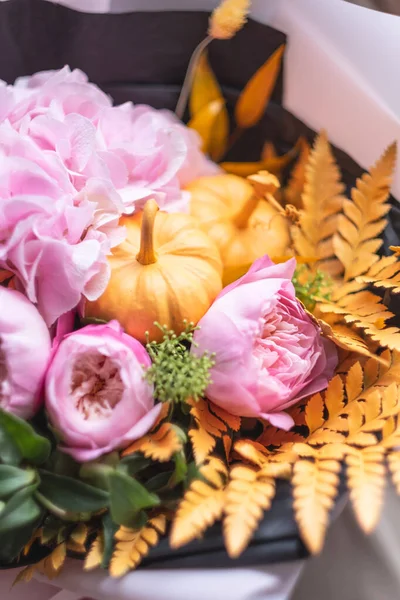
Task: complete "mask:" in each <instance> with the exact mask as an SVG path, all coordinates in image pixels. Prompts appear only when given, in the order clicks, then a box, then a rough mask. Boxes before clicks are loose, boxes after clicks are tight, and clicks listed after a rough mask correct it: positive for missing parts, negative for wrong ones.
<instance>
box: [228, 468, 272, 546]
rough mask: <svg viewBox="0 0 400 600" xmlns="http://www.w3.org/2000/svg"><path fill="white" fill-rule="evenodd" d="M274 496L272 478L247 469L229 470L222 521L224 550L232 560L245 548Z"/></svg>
mask: <svg viewBox="0 0 400 600" xmlns="http://www.w3.org/2000/svg"><path fill="white" fill-rule="evenodd" d="M274 495H275V481H274V479H273V478H271V477H266V476H265V475H264V474H263V472H262V471H260V470H257V469H255V468H253V467H249V466H246V465H235V466H234V467H233V468H232V470H231V472H230V481H229V483H228V486H227V489H226V498H225V518H224V538H225V547H226V549H227V552H228V554H229V556H230V557H231V558H237V557H238V556H239V555H240V554H241V553H242V552H243V550H244V549H245V548H246V547H247V545H248V543H249V540H250V538H251V536H252V534H253V533H254V531H255V529H256V528H257V525H258V523H259V522H260V520H261V518H262V516H263V512H264V511H265V510H268V509H269V508H270V506H271V502H272V499H273V497H274Z"/></svg>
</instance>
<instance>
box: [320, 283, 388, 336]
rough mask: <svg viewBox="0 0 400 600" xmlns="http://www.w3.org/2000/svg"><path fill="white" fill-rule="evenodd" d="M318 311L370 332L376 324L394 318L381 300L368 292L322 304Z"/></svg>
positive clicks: (363, 291) (364, 291)
mask: <svg viewBox="0 0 400 600" xmlns="http://www.w3.org/2000/svg"><path fill="white" fill-rule="evenodd" d="M318 310H319V311H320V312H321V313H323V314H335V315H341V316H342V318H343V319H344V321H345V322H346V323H353V324H354V325H355V326H356V327H359V328H361V329H365V330H367V332H368V331H369V329H371V328H373V327H374V326H375V324H376V323H380V322H382V321H383V323H384V322H385V321H386V320H387V319H390V318H392V317H393V316H394V315H393V313H391V312H389V311H388V310H387V308H386V306H385V305H384V304H382V302H381V298H380V297H379V296H376V295H375V294H373V293H372V292H370V291H368V290H362V291H360V292H356V293H355V294H349V295H348V296H344V297H343V298H341V299H340V300H339V301H337V302H335V303H334V302H325V303H324V302H320V303H318Z"/></svg>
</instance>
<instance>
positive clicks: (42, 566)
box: [36, 542, 67, 580]
mask: <svg viewBox="0 0 400 600" xmlns="http://www.w3.org/2000/svg"><path fill="white" fill-rule="evenodd" d="M66 558H67V545H66V543H65V542H62V543H61V544H58V546H56V548H55V549H54V550H53V552H52V553H51V554H49V556H46V558H44V559H43V560H41V561H40V562H38V563H37V565H36V569H37V570H38V571H39V573H41V574H42V575H46V577H47V579H50V580H51V579H55V578H56V577H58V575H59V574H60V573H61V570H62V568H63V566H64V563H65V559H66Z"/></svg>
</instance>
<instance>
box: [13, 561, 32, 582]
mask: <svg viewBox="0 0 400 600" xmlns="http://www.w3.org/2000/svg"><path fill="white" fill-rule="evenodd" d="M35 571H36V565H29V566H28V567H25V569H22V571H20V572H19V573H18V575H17V576H16V578H15V579H14V581H13V584H12V587H14V586H15V585H17V583H29V582H30V581H31V580H32V577H33V576H34V574H35Z"/></svg>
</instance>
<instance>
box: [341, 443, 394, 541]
mask: <svg viewBox="0 0 400 600" xmlns="http://www.w3.org/2000/svg"><path fill="white" fill-rule="evenodd" d="M383 460H384V449H383V448H380V447H372V448H363V449H362V450H357V451H356V450H355V451H354V452H352V453H351V454H349V455H348V456H347V457H346V464H347V482H348V487H349V489H350V500H351V503H352V505H353V509H354V512H355V516H356V519H357V521H358V523H359V525H360V527H361V528H362V529H363V531H365V532H366V533H370V532H371V531H372V530H373V529H374V528H375V526H376V524H377V522H378V520H379V515H380V512H381V507H382V502H383V491H384V488H385V467H384V464H383Z"/></svg>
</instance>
